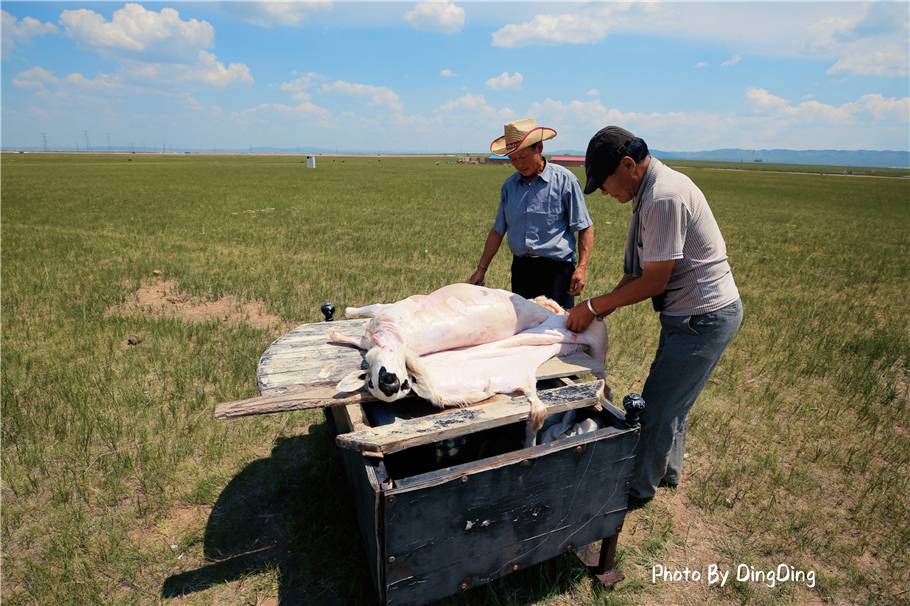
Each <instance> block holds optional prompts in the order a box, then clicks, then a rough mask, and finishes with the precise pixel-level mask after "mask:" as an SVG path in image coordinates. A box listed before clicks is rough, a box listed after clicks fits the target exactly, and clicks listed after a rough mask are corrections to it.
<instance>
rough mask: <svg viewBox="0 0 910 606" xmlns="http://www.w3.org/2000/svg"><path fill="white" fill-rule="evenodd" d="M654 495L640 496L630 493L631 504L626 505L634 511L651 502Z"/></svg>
mask: <svg viewBox="0 0 910 606" xmlns="http://www.w3.org/2000/svg"><path fill="white" fill-rule="evenodd" d="M653 498H654V497H639V496H637V495H634V494H630V495H629V505H628V507H626V509H627V510H629V511H634V510H636V509H641V508H642V507H644V506H645V505H647V504H648V503H650V502H651V500H652V499H653Z"/></svg>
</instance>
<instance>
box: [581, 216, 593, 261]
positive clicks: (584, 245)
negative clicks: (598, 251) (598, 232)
mask: <svg viewBox="0 0 910 606" xmlns="http://www.w3.org/2000/svg"><path fill="white" fill-rule="evenodd" d="M592 250H594V226H593V225H589V226H588V227H586V228H584V229H583V230H581V231H580V232H578V267H584V268H587V267H588V261H590V260H591V251H592Z"/></svg>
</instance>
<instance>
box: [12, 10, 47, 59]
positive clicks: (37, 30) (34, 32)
mask: <svg viewBox="0 0 910 606" xmlns="http://www.w3.org/2000/svg"><path fill="white" fill-rule="evenodd" d="M56 32H57V26H56V25H54V24H53V23H41V22H40V21H38V20H37V19H35V18H34V17H23V18H22V20H21V21H20V20H18V19H16V17H14V16H13V15H11V14H9V13H8V12H6V11H3V10H0V33H2V36H0V37H2V38H3V53H4V54H6V53H8V52H9V51H11V50H13V49H14V48H16V46H17V45H20V44H27V43H29V42H31V40H32V39H33V38H40V37H41V36H46V35H47V34H53V33H56Z"/></svg>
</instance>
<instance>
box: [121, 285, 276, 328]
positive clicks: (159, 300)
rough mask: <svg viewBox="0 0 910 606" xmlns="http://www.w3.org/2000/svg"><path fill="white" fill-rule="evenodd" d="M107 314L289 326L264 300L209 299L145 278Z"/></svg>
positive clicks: (261, 325)
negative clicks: (136, 288)
mask: <svg viewBox="0 0 910 606" xmlns="http://www.w3.org/2000/svg"><path fill="white" fill-rule="evenodd" d="M104 316H105V317H108V316H145V317H151V318H164V317H176V318H180V319H182V320H187V321H188V322H205V321H208V320H222V321H224V322H236V323H245V324H249V325H250V326H255V327H256V328H261V329H264V330H268V329H270V328H274V327H281V328H285V327H286V325H287V323H286V322H283V321H282V320H281V318H279V317H278V316H274V315H271V314H269V313H268V311H267V309H266V306H265V304H264V303H262V302H261V301H255V300H254V301H247V302H241V301H239V300H238V299H237V298H235V297H234V296H233V295H224V296H223V297H221V298H220V299H217V300H215V301H212V300H206V299H202V298H200V297H194V296H192V295H190V294H187V293H185V292H183V291H181V290H180V287H179V285H178V284H177V282H176V281H174V280H143V281H142V283H141V284H140V286H139V290H137V291H136V292H135V293H134V294H133V296H132V297H130V298H129V299H128V300H127V301H125V302H124V303H123V304H121V305H115V306H113V307H110V308H108V310H107V311H105V313H104Z"/></svg>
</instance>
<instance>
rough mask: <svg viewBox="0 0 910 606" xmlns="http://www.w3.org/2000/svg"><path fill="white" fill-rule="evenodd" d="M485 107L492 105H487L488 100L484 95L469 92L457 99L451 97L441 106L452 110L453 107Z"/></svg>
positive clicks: (445, 109) (446, 109)
mask: <svg viewBox="0 0 910 606" xmlns="http://www.w3.org/2000/svg"><path fill="white" fill-rule="evenodd" d="M485 107H490V106H489V105H487V100H486V99H485V98H484V96H483V95H472V94H470V93H468V94H467V95H463V96H461V97H458V98H457V99H450V100H449V101H446V102H445V103H443V104H442V105H441V106H440V109H442V110H444V111H451V110H453V109H482V108H485Z"/></svg>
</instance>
